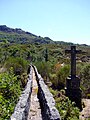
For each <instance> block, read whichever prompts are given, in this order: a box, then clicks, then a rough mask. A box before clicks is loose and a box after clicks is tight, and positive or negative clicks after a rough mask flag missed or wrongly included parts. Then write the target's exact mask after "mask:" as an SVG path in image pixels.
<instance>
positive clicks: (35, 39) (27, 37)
mask: <svg viewBox="0 0 90 120" xmlns="http://www.w3.org/2000/svg"><path fill="white" fill-rule="evenodd" d="M3 40H6V41H8V42H10V43H21V44H27V43H40V44H49V43H54V41H53V40H51V39H50V38H49V37H44V38H43V37H41V36H37V35H34V34H32V33H30V32H26V31H24V30H22V29H20V28H16V29H13V28H9V27H7V26H6V25H1V26H0V42H2V41H3Z"/></svg>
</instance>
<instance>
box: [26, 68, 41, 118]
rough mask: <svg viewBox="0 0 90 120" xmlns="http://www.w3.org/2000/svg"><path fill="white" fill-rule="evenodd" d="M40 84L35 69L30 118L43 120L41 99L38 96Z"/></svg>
mask: <svg viewBox="0 0 90 120" xmlns="http://www.w3.org/2000/svg"><path fill="white" fill-rule="evenodd" d="M37 92H38V86H37V81H36V77H35V73H34V70H33V85H32V94H31V103H30V114H29V117H28V120H42V116H41V109H40V105H39V101H38V98H37Z"/></svg>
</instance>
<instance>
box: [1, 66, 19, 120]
mask: <svg viewBox="0 0 90 120" xmlns="http://www.w3.org/2000/svg"><path fill="white" fill-rule="evenodd" d="M20 85H21V83H20V81H18V79H17V76H15V74H14V72H13V68H12V67H11V68H10V70H9V72H5V73H2V74H0V120H7V119H9V117H10V115H11V114H12V112H13V110H14V107H15V104H16V103H17V100H18V97H19V95H20V93H21V88H20Z"/></svg>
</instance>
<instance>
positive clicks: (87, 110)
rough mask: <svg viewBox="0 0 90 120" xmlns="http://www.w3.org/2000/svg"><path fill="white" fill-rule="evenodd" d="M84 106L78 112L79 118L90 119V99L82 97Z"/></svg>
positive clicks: (81, 119) (82, 119)
mask: <svg viewBox="0 0 90 120" xmlns="http://www.w3.org/2000/svg"><path fill="white" fill-rule="evenodd" d="M82 102H83V103H84V106H85V107H84V108H83V110H82V111H81V113H80V120H90V99H83V100H82Z"/></svg>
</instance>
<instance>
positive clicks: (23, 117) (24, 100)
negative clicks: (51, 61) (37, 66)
mask: <svg viewBox="0 0 90 120" xmlns="http://www.w3.org/2000/svg"><path fill="white" fill-rule="evenodd" d="M31 92H32V66H30V73H29V76H28V82H27V85H26V87H25V90H24V91H23V92H22V94H21V96H20V98H19V101H18V103H17V105H16V107H15V110H14V113H13V114H12V116H11V117H10V120H27V117H28V112H29V108H30V97H31Z"/></svg>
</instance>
